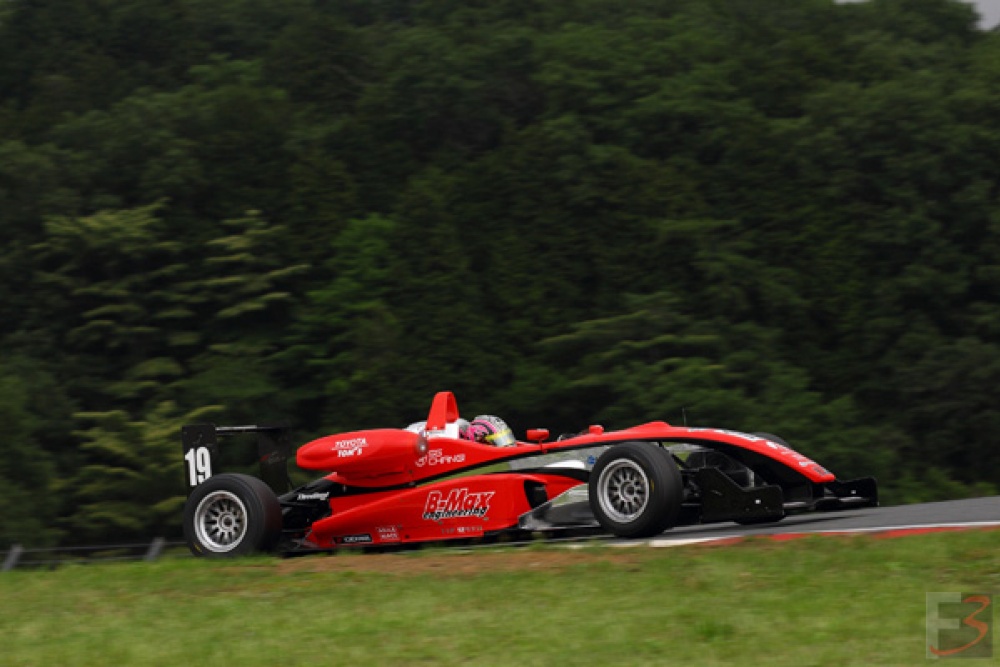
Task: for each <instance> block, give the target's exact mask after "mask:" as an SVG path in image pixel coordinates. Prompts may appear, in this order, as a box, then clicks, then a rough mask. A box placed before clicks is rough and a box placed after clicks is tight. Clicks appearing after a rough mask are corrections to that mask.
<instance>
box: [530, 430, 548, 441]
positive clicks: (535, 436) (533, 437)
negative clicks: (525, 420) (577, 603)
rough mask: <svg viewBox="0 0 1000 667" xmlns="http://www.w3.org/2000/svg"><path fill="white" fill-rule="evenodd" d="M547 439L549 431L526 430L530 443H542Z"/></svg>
mask: <svg viewBox="0 0 1000 667" xmlns="http://www.w3.org/2000/svg"><path fill="white" fill-rule="evenodd" d="M548 437H549V429H547V428H529V429H528V440H530V441H531V442H538V443H540V442H542V441H544V440H546V439H548Z"/></svg>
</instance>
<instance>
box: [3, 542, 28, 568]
mask: <svg viewBox="0 0 1000 667" xmlns="http://www.w3.org/2000/svg"><path fill="white" fill-rule="evenodd" d="M22 553H24V547H22V546H21V545H20V544H15V545H13V546H12V547H11V548H10V551H8V552H7V558H5V559H4V561H3V568H0V572H10V571H11V570H13V569H14V568H15V567H17V561H19V560H21V554H22Z"/></svg>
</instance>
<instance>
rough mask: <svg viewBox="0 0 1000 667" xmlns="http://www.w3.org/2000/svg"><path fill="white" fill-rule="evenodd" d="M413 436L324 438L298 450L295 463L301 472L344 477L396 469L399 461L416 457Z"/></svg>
mask: <svg viewBox="0 0 1000 667" xmlns="http://www.w3.org/2000/svg"><path fill="white" fill-rule="evenodd" d="M418 440H419V436H418V435H417V434H416V433H411V432H409V431H403V430H399V429H377V430H372V431H352V432H350V433H340V434H337V435H328V436H326V437H323V438H319V439H318V440H313V441H312V442H310V443H307V444H305V445H303V446H302V447H300V448H299V451H298V453H297V454H296V455H295V463H296V464H297V465H298V466H299V467H300V468H303V469H304V470H324V471H330V472H337V473H344V472H347V471H350V470H357V469H360V468H364V469H365V470H369V469H374V470H375V471H377V470H378V468H379V467H380V466H384V467H385V469H386V472H389V471H391V470H392V469H394V468H396V467H397V466H398V464H399V463H400V460H401V459H413V460H416V457H417V441H418Z"/></svg>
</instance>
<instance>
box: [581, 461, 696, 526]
mask: <svg viewBox="0 0 1000 667" xmlns="http://www.w3.org/2000/svg"><path fill="white" fill-rule="evenodd" d="M589 485H590V489H589V491H590V508H591V510H592V511H593V512H594V516H595V517H596V518H597V521H598V523H600V524H601V526H602V527H603V528H604V529H605V530H607V531H608V532H610V533H612V534H614V535H617V536H618V537H651V536H653V535H658V534H659V533H661V532H663V531H664V530H666V529H667V528H669V527H671V526H673V525H674V523H675V522H676V520H677V515H678V512H679V511H680V507H681V502H682V500H683V493H684V482H683V480H682V479H681V474H680V471H679V470H678V469H677V465H676V464H675V463H674V461H673V459H672V458H671V457H669V456H664V455H663V452H661V451H660V448H659V447H658V446H656V445H653V444H650V443H645V442H626V443H622V444H620V445H617V446H615V447H612V448H611V449H609V450H607V451H606V452H604V453H603V454H602V455H601V457H600V458H599V459H598V460H597V463H596V464H595V465H594V469H593V470H592V471H591V473H590V482H589Z"/></svg>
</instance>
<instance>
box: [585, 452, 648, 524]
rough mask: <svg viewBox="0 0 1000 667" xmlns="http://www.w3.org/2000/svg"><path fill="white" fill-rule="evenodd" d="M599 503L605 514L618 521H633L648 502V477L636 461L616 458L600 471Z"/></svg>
mask: <svg viewBox="0 0 1000 667" xmlns="http://www.w3.org/2000/svg"><path fill="white" fill-rule="evenodd" d="M597 492H598V502H599V503H600V505H601V510H602V511H603V512H604V515H605V516H607V517H608V518H609V519H611V520H612V521H615V522H617V523H629V522H630V521H635V520H636V519H637V518H639V516H640V515H641V514H642V512H643V510H645V509H646V505H648V504H649V478H648V477H646V473H645V472H644V471H643V469H642V468H641V467H640V466H639V464H638V463H636V462H634V461H632V460H630V459H619V460H617V461H615V462H613V463H611V464H610V465H608V467H607V468H605V469H604V470H602V471H601V476H600V477H599V478H598V480H597Z"/></svg>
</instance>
